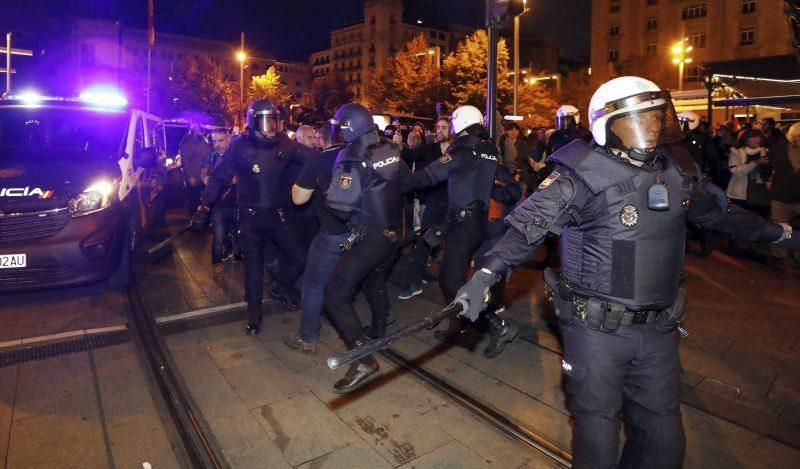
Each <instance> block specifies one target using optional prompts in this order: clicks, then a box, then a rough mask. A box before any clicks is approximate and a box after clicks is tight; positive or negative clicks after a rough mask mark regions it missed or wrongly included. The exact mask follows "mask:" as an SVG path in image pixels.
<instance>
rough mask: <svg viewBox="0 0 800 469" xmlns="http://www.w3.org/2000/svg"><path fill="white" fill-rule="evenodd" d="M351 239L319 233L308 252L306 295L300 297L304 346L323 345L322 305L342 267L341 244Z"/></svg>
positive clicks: (300, 334)
mask: <svg viewBox="0 0 800 469" xmlns="http://www.w3.org/2000/svg"><path fill="white" fill-rule="evenodd" d="M345 239H347V233H343V234H328V233H323V232H319V233H317V236H315V237H314V240H313V241H311V247H310V248H309V250H308V257H307V258H308V260H309V262H308V264H307V265H306V271H305V275H304V276H303V291H302V293H301V296H300V303H301V309H302V317H301V319H300V332H299V336H300V338H301V339H302V340H303V341H304V342H310V343H317V342H319V328H320V317H321V314H322V302H323V300H324V298H325V286H326V285H328V281H329V280H330V279H331V276H332V275H333V272H334V271H335V270H336V264H338V263H339V257H341V254H342V250H341V248H340V247H339V245H340V244H342V243H343V242H344V240H345Z"/></svg>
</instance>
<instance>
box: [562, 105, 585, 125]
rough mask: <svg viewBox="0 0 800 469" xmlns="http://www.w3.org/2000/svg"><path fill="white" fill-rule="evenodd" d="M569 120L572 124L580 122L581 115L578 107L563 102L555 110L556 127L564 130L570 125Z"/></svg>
mask: <svg viewBox="0 0 800 469" xmlns="http://www.w3.org/2000/svg"><path fill="white" fill-rule="evenodd" d="M570 121H572V124H573V125H578V124H580V123H581V115H580V113H579V112H578V108H576V107H575V106H573V105H571V104H564V105H563V106H561V107H560V108H558V110H557V111H556V129H557V130H565V129H567V128H568V127H569V126H570Z"/></svg>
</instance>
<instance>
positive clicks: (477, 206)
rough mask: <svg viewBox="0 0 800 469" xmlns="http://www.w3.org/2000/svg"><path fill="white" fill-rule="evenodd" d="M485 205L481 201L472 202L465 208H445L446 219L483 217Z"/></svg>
mask: <svg viewBox="0 0 800 469" xmlns="http://www.w3.org/2000/svg"><path fill="white" fill-rule="evenodd" d="M485 217H486V207H485V205H484V204H483V202H479V201H478V202H473V203H472V204H470V206H469V207H467V208H451V209H448V210H447V218H446V219H447V221H449V222H450V221H454V220H457V221H464V220H466V219H469V218H485Z"/></svg>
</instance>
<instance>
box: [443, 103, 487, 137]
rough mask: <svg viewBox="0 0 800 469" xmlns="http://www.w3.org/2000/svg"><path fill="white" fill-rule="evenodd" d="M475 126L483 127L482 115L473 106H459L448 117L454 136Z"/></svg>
mask: <svg viewBox="0 0 800 469" xmlns="http://www.w3.org/2000/svg"><path fill="white" fill-rule="evenodd" d="M475 124H481V125H483V114H482V113H481V111H480V110H479V109H478V108H476V107H475V106H460V107H458V108H456V110H455V111H453V115H452V116H450V126H451V127H452V128H453V133H454V134H456V135H458V134H459V133H461V131H462V130H464V129H466V128H468V127H471V126H473V125H475Z"/></svg>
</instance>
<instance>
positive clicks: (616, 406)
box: [456, 77, 800, 468]
mask: <svg viewBox="0 0 800 469" xmlns="http://www.w3.org/2000/svg"><path fill="white" fill-rule="evenodd" d="M589 116H590V126H591V131H592V134H593V136H594V139H595V142H596V143H597V145H596V146H594V147H592V146H589V145H587V144H586V143H584V142H582V141H575V142H573V143H571V144H569V145H567V146H565V147H564V148H562V149H561V150H559V151H558V152H556V153H555V154H553V155H552V156H551V157H550V158H551V159H552V160H553V161H554V162H555V164H556V168H555V171H554V172H553V173H551V175H550V176H549V177H548V178H547V179H546V180H544V181H543V182H542V183H541V184H540V185H539V188H538V190H537V191H536V192H535V193H534V194H533V195H531V196H530V197H529V198H528V199H527V200H526V201H525V202H523V203H522V204H521V205H520V206H518V207H517V208H516V209H515V211H514V212H512V213H511V215H509V216H508V217H507V218H506V221H507V223H508V224H509V225H510V229H509V230H508V232H507V233H506V234H505V236H504V237H503V239H502V240H501V241H500V242H499V243H498V244H497V245H496V246H495V248H494V249H492V250H491V251H490V252H489V253H488V254H487V261H486V263H485V265H484V268H482V269H481V270H480V271H478V272H476V273H475V275H474V276H473V277H472V279H471V280H470V281H469V282H468V283H467V284H466V285H464V286H463V287H462V288H461V289H460V290H459V292H458V294H457V295H456V301H458V302H461V303H462V305H463V306H464V307H465V312H464V314H465V315H466V316H467V317H469V318H470V319H472V320H475V319H476V318H477V317H478V314H479V312H480V311H481V309H482V308H483V307H485V306H484V305H485V303H484V302H485V299H484V296H485V295H486V293H487V292H488V290H489V287H490V286H491V285H493V284H494V283H495V282H496V281H497V279H498V278H499V277H500V275H501V274H503V273H505V272H507V271H508V269H510V268H511V267H513V266H516V265H519V264H520V263H522V262H525V261H526V260H527V259H529V258H530V257H531V256H532V255H533V253H534V252H535V251H536V249H537V247H538V246H539V244H540V243H541V241H542V240H543V239H544V237H545V236H546V235H547V233H554V234H560V235H561V243H562V253H564V254H563V258H562V267H561V271H562V274H561V276H560V278H559V276H558V275H557V274H555V273H554V272H553V271H550V270H548V271H546V272H545V283H546V285H547V291H548V294H549V295H550V296H551V299H552V301H553V302H554V305H555V307H556V312H557V314H558V316H559V319H560V325H561V333H562V337H563V340H564V356H563V361H562V368H563V371H564V373H565V374H566V375H567V381H566V391H567V394H568V396H569V398H570V410H571V411H572V414H573V417H574V422H575V425H574V427H573V444H574V449H575V450H574V453H573V467H575V468H586V467H598V468H612V467H615V466H616V467H620V468H642V467H647V468H677V467H680V466H681V464H682V462H683V455H684V450H685V438H684V432H683V427H682V425H681V416H680V376H681V366H680V361H679V357H678V341H677V337H676V331H681V332H685V331H683V330H682V329H680V321H681V319H682V318H683V315H684V313H685V307H686V304H685V293H684V292H683V290H682V289H680V288H679V283H680V268H681V264H682V263H683V252H684V242H685V234H686V222H687V219H688V220H690V221H694V222H696V223H699V224H701V225H703V226H706V227H710V228H714V229H717V230H721V231H724V232H727V233H728V234H730V235H732V236H734V237H736V238H739V239H744V240H749V241H760V242H773V243H777V244H778V245H782V246H785V247H789V248H790V249H797V248H798V246H800V242H799V241H798V238H800V235H798V234H797V233H795V232H794V231H793V230H792V228H791V227H789V226H788V225H779V224H775V223H771V222H768V221H765V220H763V219H761V218H759V217H758V216H756V215H754V214H751V213H749V212H745V211H743V210H741V209H739V208H738V207H735V206H728V205H727V200H726V197H725V194H724V192H722V190H721V189H719V188H718V187H716V186H713V185H710V184H708V183H707V182H706V181H705V180H704V179H703V178H702V177H701V175H700V174H699V173H698V171H697V166H696V165H695V164H694V162H693V161H692V159H691V158H690V157H688V156H680V155H685V152H681V151H670V146H669V145H668V144H669V143H672V142H678V141H679V140H680V139H681V132H680V128H679V127H678V121H677V119H676V117H675V111H674V109H673V107H672V102H671V98H670V95H669V93H668V92H666V91H661V90H660V89H659V88H658V86H656V85H655V84H654V83H652V82H650V81H648V80H645V79H643V78H639V77H620V78H616V79H614V80H611V81H609V82H608V83H605V84H604V85H602V86H601V87H600V88H598V90H597V91H596V92H595V94H594V96H593V97H592V100H591V105H590V109H589ZM620 411H622V412H624V414H625V419H626V421H627V423H628V424H629V426H630V429H631V431H630V433H629V434H628V438H627V439H626V441H625V446H624V448H623V450H622V455H621V457H619V459H618V455H617V450H618V447H619V430H620V420H619V413H620Z"/></svg>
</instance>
